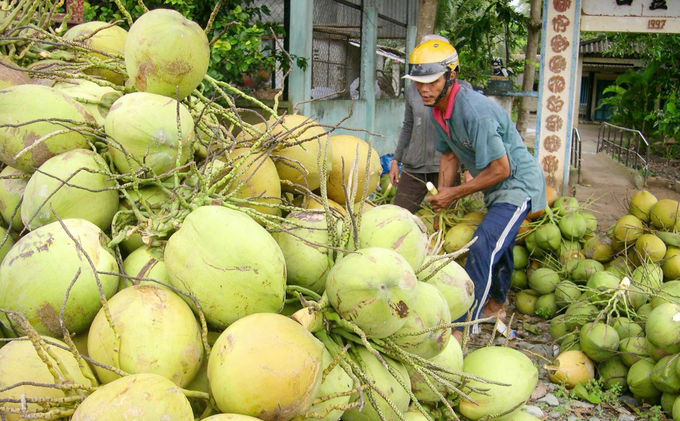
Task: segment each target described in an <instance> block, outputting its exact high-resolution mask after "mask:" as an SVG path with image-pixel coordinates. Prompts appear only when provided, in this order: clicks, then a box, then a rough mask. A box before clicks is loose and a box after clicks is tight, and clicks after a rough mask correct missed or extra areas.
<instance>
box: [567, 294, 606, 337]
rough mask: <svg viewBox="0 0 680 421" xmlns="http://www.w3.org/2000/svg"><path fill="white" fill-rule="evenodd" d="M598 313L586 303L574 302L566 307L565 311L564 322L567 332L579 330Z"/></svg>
mask: <svg viewBox="0 0 680 421" xmlns="http://www.w3.org/2000/svg"><path fill="white" fill-rule="evenodd" d="M598 312H599V310H598V308H597V307H595V306H594V305H593V304H590V303H588V302H586V301H580V300H579V301H576V302H574V303H572V304H570V305H569V307H567V310H566V311H565V313H564V315H565V321H566V322H567V327H568V328H569V330H574V329H576V328H577V327H578V328H580V327H581V326H583V325H584V324H586V323H588V322H589V321H591V320H593V318H594V317H595V315H596V314H597V313H598Z"/></svg>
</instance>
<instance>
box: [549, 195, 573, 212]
mask: <svg viewBox="0 0 680 421" xmlns="http://www.w3.org/2000/svg"><path fill="white" fill-rule="evenodd" d="M578 206H579V204H578V200H577V199H576V198H575V197H571V196H561V197H558V198H557V200H555V203H553V205H552V208H553V210H554V211H555V213H556V214H558V215H560V216H565V215H568V214H570V213H573V212H576V211H578Z"/></svg>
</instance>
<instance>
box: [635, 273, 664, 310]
mask: <svg viewBox="0 0 680 421" xmlns="http://www.w3.org/2000/svg"><path fill="white" fill-rule="evenodd" d="M631 282H632V284H631V286H630V287H629V288H628V299H629V301H630V303H631V305H632V306H633V307H634V308H635V309H639V308H640V306H642V305H643V304H645V303H647V302H648V301H649V299H650V294H651V293H653V292H655V291H657V290H658V289H659V288H661V285H662V284H663V270H662V269H661V267H660V266H659V265H656V264H651V263H649V264H643V265H640V266H638V267H636V268H635V269H634V270H633V273H632V274H631Z"/></svg>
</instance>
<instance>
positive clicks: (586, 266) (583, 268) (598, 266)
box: [571, 259, 604, 283]
mask: <svg viewBox="0 0 680 421" xmlns="http://www.w3.org/2000/svg"><path fill="white" fill-rule="evenodd" d="M603 270H604V265H602V263H600V262H598V261H596V260H592V259H584V260H579V261H578V262H577V263H576V266H575V267H574V269H573V270H572V271H571V279H573V280H574V282H576V283H587V282H588V280H589V279H590V277H591V276H593V275H594V274H595V273H597V272H601V271H603Z"/></svg>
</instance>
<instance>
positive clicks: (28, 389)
mask: <svg viewBox="0 0 680 421" xmlns="http://www.w3.org/2000/svg"><path fill="white" fill-rule="evenodd" d="M43 339H44V340H46V341H49V342H50V344H47V345H46V350H47V352H48V353H49V356H46V358H47V360H48V361H49V362H50V364H51V365H52V367H53V368H54V369H56V370H57V372H59V373H61V375H62V376H63V375H66V376H68V378H69V379H71V380H72V381H75V383H76V384H79V385H82V386H84V387H86V388H89V387H96V386H97V381H96V380H95V378H94V374H93V373H92V371H91V370H90V368H89V367H88V366H87V365H84V366H83V367H79V366H78V362H77V361H76V359H75V357H74V356H73V354H71V353H70V352H69V351H67V350H65V349H61V348H59V346H62V347H66V344H64V343H63V342H61V341H58V340H56V339H53V338H43ZM57 345H59V346H57ZM55 357H56V358H57V359H58V362H57V361H55V359H54V358H55ZM21 382H30V383H34V384H46V385H51V384H54V383H55V378H54V376H53V374H52V373H50V370H49V369H48V367H47V365H45V363H44V362H43V361H42V360H41V358H40V357H39V356H38V353H37V352H36V351H35V348H34V347H33V345H32V344H31V342H30V341H28V340H15V341H12V342H10V343H8V344H7V345H5V346H3V347H2V348H1V349H0V399H20V398H21V397H22V396H24V397H26V398H48V399H49V398H53V399H55V398H56V399H59V398H61V399H63V398H65V397H66V394H65V393H64V391H63V390H61V389H57V388H54V387H40V386H31V385H28V384H24V385H22V386H16V387H12V388H10V386H12V385H15V384H17V383H21ZM20 407H21V404H19V403H3V404H2V405H0V414H2V413H3V410H2V408H11V409H15V410H16V409H19V408H20ZM26 407H27V410H28V411H29V412H31V413H33V412H37V411H39V410H40V411H41V412H44V411H45V408H41V407H40V405H39V404H37V403H28V404H26ZM4 419H6V420H7V421H19V420H24V419H26V418H23V417H21V416H20V415H19V414H7V413H5V415H4Z"/></svg>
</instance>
